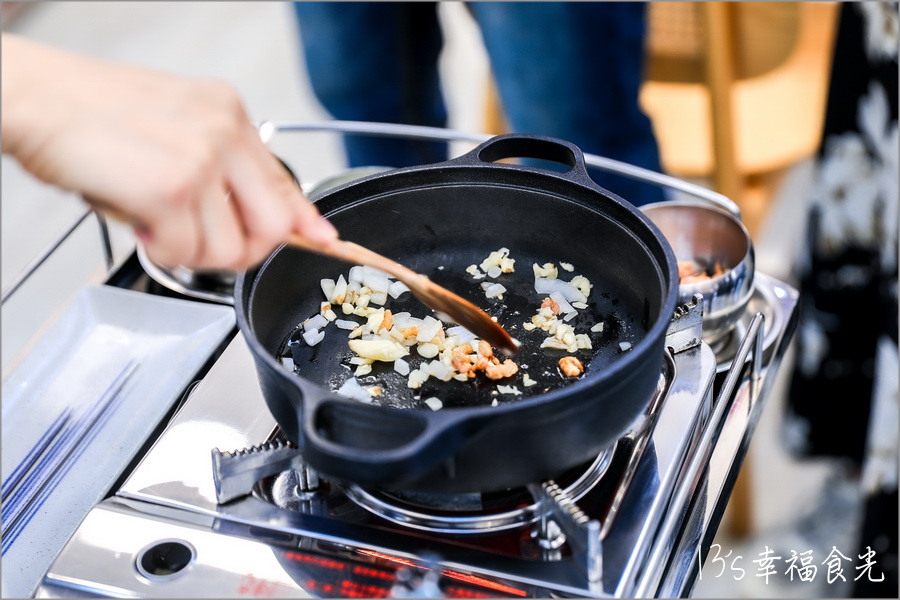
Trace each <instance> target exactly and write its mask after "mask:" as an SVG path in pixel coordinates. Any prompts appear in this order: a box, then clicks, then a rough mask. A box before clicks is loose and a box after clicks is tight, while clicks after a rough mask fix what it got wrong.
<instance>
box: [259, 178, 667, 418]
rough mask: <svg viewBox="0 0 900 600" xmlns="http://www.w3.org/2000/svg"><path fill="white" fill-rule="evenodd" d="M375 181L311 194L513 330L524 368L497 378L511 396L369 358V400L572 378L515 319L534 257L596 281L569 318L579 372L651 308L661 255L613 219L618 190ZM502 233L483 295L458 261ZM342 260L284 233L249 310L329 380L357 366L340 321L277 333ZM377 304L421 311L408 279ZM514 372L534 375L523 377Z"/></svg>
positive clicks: (279, 343)
mask: <svg viewBox="0 0 900 600" xmlns="http://www.w3.org/2000/svg"><path fill="white" fill-rule="evenodd" d="M483 171H489V169H485V170H483ZM379 185H380V184H379V183H378V182H377V181H376V182H371V183H366V184H361V185H357V186H351V188H346V189H344V190H339V191H337V192H336V193H335V194H333V197H331V198H328V197H327V198H325V199H323V202H321V203H320V209H323V212H327V214H328V218H329V219H330V220H331V221H332V222H333V223H334V224H335V226H336V227H337V228H338V230H339V231H340V232H341V234H342V237H343V238H344V239H348V240H352V241H355V242H357V243H359V244H362V245H364V246H368V247H370V248H372V249H374V250H376V251H378V252H380V253H382V254H384V255H386V256H388V257H390V258H393V259H395V260H397V261H399V262H401V263H402V264H404V265H406V266H408V267H410V268H411V269H413V270H415V271H417V272H419V273H423V274H426V275H428V276H429V277H431V278H432V279H433V280H434V281H436V282H437V283H439V284H441V285H444V286H446V287H447V288H448V289H450V290H452V291H454V292H456V293H458V294H459V295H461V296H463V297H464V298H466V299H468V300H470V301H472V302H473V303H475V304H476V305H478V306H480V307H482V308H484V309H485V310H486V311H487V312H488V313H489V314H491V315H493V316H496V317H497V319H498V321H499V322H500V323H501V324H502V325H503V326H504V327H506V328H507V330H508V331H509V332H510V333H511V334H512V335H513V337H516V338H518V339H519V340H520V341H521V342H522V343H523V346H522V349H521V350H520V352H519V353H517V355H516V356H515V357H514V360H515V361H516V362H517V363H518V364H519V365H520V366H521V368H522V370H520V373H519V374H517V375H516V376H514V377H512V378H509V381H503V380H501V381H500V382H499V383H501V384H514V385H516V387H517V388H518V389H519V390H520V391H522V392H523V396H511V395H505V394H497V395H494V394H492V392H493V391H494V390H495V389H496V384H497V383H498V382H495V381H490V380H487V379H485V378H484V377H483V376H479V377H477V378H476V379H474V380H470V381H468V382H458V381H450V382H442V381H437V380H435V379H434V378H431V379H429V380H428V381H427V382H426V383H425V384H424V385H423V386H422V388H421V389H418V390H413V389H410V388H409V387H408V386H407V379H406V377H403V376H401V375H399V374H398V373H396V372H394V370H393V367H392V365H391V364H390V363H376V364H375V367H374V369H373V372H372V373H371V374H370V375H366V376H363V377H361V378H360V382H361V383H363V384H364V385H373V384H376V383H377V384H379V385H380V386H381V387H382V388H383V389H384V394H383V395H382V396H380V397H378V398H376V399H375V400H376V402H378V403H380V404H383V405H386V406H396V407H415V408H423V407H424V406H425V405H424V404H423V400H424V399H426V398H429V397H431V396H436V397H438V398H440V399H441V400H442V401H443V404H444V407H445V408H453V407H463V406H476V405H485V404H487V405H490V404H491V402H492V401H493V400H494V399H497V400H498V401H499V402H501V403H505V402H514V401H516V400H517V399H522V398H525V397H527V396H528V395H535V394H540V393H545V392H547V391H549V390H552V389H556V388H560V387H563V386H565V385H567V384H570V383H572V382H573V381H574V380H572V379H567V378H565V377H563V376H561V374H560V373H559V372H558V369H557V361H558V360H559V358H560V357H561V356H564V355H565V354H566V353H565V352H562V351H557V350H547V349H541V348H540V343H541V341H542V340H543V339H544V338H545V337H546V336H547V333H546V332H544V331H542V330H540V329H535V330H533V331H526V330H524V329H523V327H522V324H523V323H524V322H526V321H528V320H530V319H531V317H532V316H533V315H534V314H535V312H536V310H537V308H538V306H539V305H540V301H541V299H542V296H540V295H538V294H537V293H536V292H535V291H534V287H533V286H534V281H533V273H532V263H538V264H543V263H546V262H553V263H555V264H556V265H559V263H560V262H568V263H571V264H572V265H574V267H575V270H574V272H572V273H569V272H566V271H564V270H563V269H561V268H560V269H559V277H560V278H561V279H564V280H569V279H571V278H572V276H574V275H576V274H580V275H584V276H585V277H587V278H588V279H589V280H590V281H591V283H592V284H593V286H594V287H593V289H592V291H591V294H590V297H589V300H588V304H589V308H588V309H585V310H581V311H579V316H578V317H576V318H575V319H573V320H572V321H570V322H569V324H570V325H574V326H575V328H576V331H577V332H578V333H587V334H588V335H589V336H590V337H591V340H592V343H593V349H592V350H585V351H579V352H578V354H577V355H578V356H579V357H580V358H581V360H582V362H583V363H584V365H585V367H586V373H585V375H584V378H587V379H591V378H596V377H597V376H599V375H600V374H602V373H603V372H604V371H608V370H609V369H614V368H615V365H616V362H617V358H619V357H621V356H622V354H623V352H630V350H626V351H623V350H622V349H621V348H620V345H619V344H620V342H626V341H627V342H629V343H631V344H632V345H636V344H637V343H638V342H639V341H640V339H641V338H642V337H643V336H644V334H645V333H646V331H647V330H648V329H649V328H650V327H651V326H652V324H653V322H655V321H656V320H657V319H658V318H659V317H660V310H661V306H663V305H664V304H665V302H666V295H667V293H668V291H667V286H666V284H665V283H664V279H665V276H664V275H663V273H662V271H661V268H660V266H659V261H660V260H661V259H660V256H659V255H658V253H656V254H654V251H652V250H648V249H647V248H646V246H647V245H648V244H647V243H646V241H644V240H641V239H638V237H637V236H636V234H634V233H632V232H631V231H629V228H627V227H625V226H623V224H632V225H633V224H634V223H635V221H636V217H635V216H634V215H632V214H630V212H629V211H628V210H627V209H625V208H624V207H622V206H621V205H619V204H618V203H613V202H611V203H609V204H608V205H607V204H604V205H603V206H602V207H598V206H597V202H596V199H595V198H594V199H591V196H596V195H597V194H596V192H593V191H591V192H590V193H586V192H585V190H584V189H583V187H581V186H575V185H572V186H570V187H571V190H567V189H566V185H565V184H560V183H559V182H556V183H554V185H555V186H558V187H559V188H560V189H554V190H547V189H535V187H534V186H530V187H520V186H517V185H509V184H504V183H501V182H493V183H491V182H472V183H439V184H438V183H435V184H429V185H415V186H409V187H403V186H400V187H401V189H397V190H395V191H383V192H380V193H373V190H375V191H377V190H378V189H379ZM354 188H356V189H354ZM582 197H583V198H582ZM329 202H331V203H332V204H331V206H329ZM335 204H337V205H336V206H335ZM637 229H638V230H640V227H637ZM650 245H651V246H652V244H650ZM500 247H507V248H509V249H510V256H511V257H512V258H514V259H515V260H516V265H515V267H516V271H515V273H511V274H503V275H501V276H500V277H499V278H497V279H496V281H497V282H500V283H502V284H503V285H504V286H505V287H506V288H507V290H508V291H507V293H506V294H504V296H503V299H502V300H499V299H487V298H486V297H485V295H484V291H483V290H482V289H481V286H480V283H481V282H483V281H492V280H491V279H490V278H486V279H482V280H474V279H473V278H472V277H471V276H470V275H469V274H467V273H466V272H465V269H466V267H468V266H469V265H471V264H479V263H480V262H481V261H482V260H484V258H486V257H487V256H488V254H489V253H490V252H492V251H494V250H497V249H498V248H500ZM663 263H664V260H663ZM350 266H351V265H349V264H346V263H341V262H339V261H335V260H332V259H327V258H323V257H321V256H318V255H313V254H309V253H305V252H303V251H299V250H295V249H292V248H287V247H285V248H283V249H281V250H280V251H278V252H277V253H276V254H275V255H274V256H273V257H272V258H271V259H270V261H269V262H267V263H266V264H265V265H264V266H263V267H262V268H261V270H260V272H259V273H258V274H257V275H256V278H255V280H254V283H253V285H254V288H253V291H252V294H251V298H250V306H249V310H248V314H249V315H250V322H251V326H252V328H253V331H254V334H255V335H256V337H257V338H258V339H259V340H260V341H261V342H262V344H263V346H264V347H265V349H266V350H267V351H268V352H269V353H270V355H271V356H275V355H276V354H279V353H282V354H289V355H291V356H292V357H293V361H294V363H295V369H296V373H297V374H298V375H300V376H302V377H304V378H306V379H308V380H310V381H312V382H316V383H319V384H323V385H325V386H327V387H329V388H331V389H337V388H338V387H339V386H340V385H341V384H342V383H343V382H344V381H346V380H347V379H348V378H349V377H351V376H352V374H353V369H355V367H354V366H352V365H350V364H349V359H350V358H351V356H352V355H353V354H352V352H351V351H350V350H349V348H348V345H347V333H348V332H347V331H345V330H341V329H338V328H337V327H336V326H335V325H334V324H330V325H328V326H327V328H326V329H325V331H326V336H325V338H324V340H323V341H322V342H321V343H320V344H318V345H317V346H314V347H310V346H308V345H306V344H305V343H304V342H303V341H302V340H301V341H299V342H297V343H293V344H289V345H288V343H289V342H290V341H291V340H292V339H295V340H296V339H299V333H298V332H297V331H296V330H297V327H298V326H299V325H300V324H301V323H302V321H303V320H305V319H307V318H309V317H311V316H313V315H315V314H317V313H318V312H319V306H320V303H321V302H322V301H323V300H324V295H323V293H322V291H321V288H320V284H319V281H320V280H321V279H323V278H325V279H336V278H337V276H338V275H339V274H344V276H345V277H346V275H347V273H348V271H349V269H350ZM387 308H390V309H391V310H392V311H393V312H400V311H409V312H410V313H412V315H413V316H416V317H423V316H425V315H427V314H432V313H431V311H430V310H429V309H427V308H426V307H425V306H424V305H422V304H421V303H420V302H419V301H418V300H416V299H415V298H413V297H412V296H411V294H408V293H407V294H405V295H404V296H402V297H401V298H400V299H399V300H393V299H391V300H389V302H388V304H387ZM335 311H336V312H337V313H338V316H339V318H343V319H348V320H356V321H359V322H363V319H362V318H361V317H353V316H345V315H343V314H341V313H340V308H339V307H335ZM665 318H666V319H668V315H666V316H665ZM598 321H603V323H604V330H603V332H601V333H592V332H590V331H589V328H590V327H591V326H592V325H594V324H595V323H597V322H598ZM407 360H409V361H410V362H411V363H412V366H413V368H415V366H416V365H417V364H418V362H419V360H420V359H418V356H417V354H416V352H415V350H414V349H413V350H412V352H411V354H410V356H408V357H407ZM524 372H527V373H528V374H529V375H530V376H531V378H532V379H534V380H535V381H537V382H538V385H535V386H533V387H531V388H525V387H524V386H523V385H521V374H522V373H524ZM426 410H428V409H426Z"/></svg>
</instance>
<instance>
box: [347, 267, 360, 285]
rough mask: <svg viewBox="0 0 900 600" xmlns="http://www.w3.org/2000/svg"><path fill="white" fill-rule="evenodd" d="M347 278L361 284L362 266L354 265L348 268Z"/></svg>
mask: <svg viewBox="0 0 900 600" xmlns="http://www.w3.org/2000/svg"><path fill="white" fill-rule="evenodd" d="M347 278H348V279H349V280H350V281H355V282H357V283H362V280H363V266H362V265H354V266H352V267H350V273H349V275H347Z"/></svg>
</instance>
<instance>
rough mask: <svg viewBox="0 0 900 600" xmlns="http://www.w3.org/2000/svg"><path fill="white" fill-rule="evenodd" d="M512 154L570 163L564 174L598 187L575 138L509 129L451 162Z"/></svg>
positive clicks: (481, 160) (490, 161)
mask: <svg viewBox="0 0 900 600" xmlns="http://www.w3.org/2000/svg"><path fill="white" fill-rule="evenodd" d="M511 158H524V159H539V160H546V161H550V162H554V163H558V164H561V165H565V166H567V167H569V170H568V171H565V172H563V173H560V175H561V176H563V177H565V178H567V179H571V180H573V181H576V182H578V183H582V184H586V185H589V186H591V187H594V188H596V187H597V184H596V183H595V182H594V180H593V179H591V176H590V175H588V172H587V165H586V164H585V161H584V153H583V152H582V151H581V149H580V148H579V147H578V146H576V145H575V144H573V143H571V142H567V141H565V140H561V139H559V138H554V137H549V136H545V135H528V134H521V133H507V134H504V135H498V136H496V137H493V138H491V139H489V140H487V141H486V142H484V143H482V144H480V145H479V146H477V147H476V148H474V149H473V150H471V151H470V152H467V153H466V154H463V155H462V156H460V157H458V158H455V159H453V160H451V161H449V162H450V163H454V164H464V165H478V166H485V165H488V166H490V165H493V164H494V163H496V162H498V161H501V160H504V159H511ZM495 166H497V167H500V168H507V169H508V168H510V167H514V168H518V169H525V170H532V169H535V168H536V167H532V166H527V165H510V164H502V165H495Z"/></svg>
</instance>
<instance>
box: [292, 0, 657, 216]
mask: <svg viewBox="0 0 900 600" xmlns="http://www.w3.org/2000/svg"><path fill="white" fill-rule="evenodd" d="M468 7H469V8H470V10H471V11H472V14H473V16H474V17H475V20H476V22H477V23H478V25H479V28H480V29H481V32H482V37H483V39H484V43H485V47H486V49H487V51H488V55H489V57H490V61H491V68H492V70H493V74H494V78H495V81H496V83H497V88H498V90H499V94H500V99H501V102H502V105H503V109H504V112H505V113H506V117H507V120H508V122H509V126H510V129H511V131H515V132H520V133H536V134H541V135H549V136H554V137H558V138H562V139H565V140H568V141H570V142H572V143H574V144H576V145H577V146H579V147H580V148H581V149H582V150H583V151H585V152H588V153H592V154H599V155H601V156H605V157H608V158H613V159H617V160H621V161H624V162H627V163H630V164H634V165H638V166H641V167H645V168H648V169H653V170H656V171H660V170H661V165H660V160H659V150H658V147H657V144H656V139H655V137H654V134H653V129H652V126H651V123H650V120H649V118H648V117H647V116H646V115H645V114H644V113H643V112H642V111H641V110H640V107H639V105H638V92H639V90H640V84H641V79H642V75H643V46H644V31H645V22H644V11H645V8H646V6H645V5H644V4H643V3H633V2H621V3H620V2H596V3H593V2H591V3H588V2H472V3H469V4H468ZM294 8H295V12H296V16H297V22H298V25H299V28H300V38H301V41H302V44H303V48H304V53H305V57H306V63H307V68H308V71H309V76H310V81H311V83H312V87H313V90H314V91H315V93H316V96H317V97H318V99H319V100H320V101H321V102H322V104H323V106H324V107H325V108H326V110H328V111H329V113H331V115H332V116H333V117H335V118H337V119H346V120H368V121H382V122H391V123H408V124H413V125H430V126H435V127H444V126H446V122H447V110H446V106H445V104H444V99H443V96H442V94H441V89H440V78H439V75H438V67H437V60H438V56H439V53H440V50H441V46H442V43H443V39H442V36H441V31H440V26H439V23H438V18H437V8H436V5H435V4H433V3H423V2H384V3H381V2H376V3H367V2H360V3H355V2H354V3H350V2H295V3H294ZM345 147H346V150H347V160H348V164H349V165H350V166H362V165H386V166H397V167H399V166H407V165H413V164H424V163H432V162H439V161H441V160H445V159H446V157H447V149H446V145H445V144H441V143H433V142H421V141H414V140H395V139H389V138H374V137H371V136H348V137H347V138H346V139H345ZM591 176H592V177H593V178H594V180H595V181H596V182H597V183H598V184H600V185H601V186H603V187H606V188H607V189H609V190H611V191H613V192H615V193H617V194H618V195H620V196H622V197H623V198H625V199H626V200H629V201H630V202H632V203H634V204H638V205H639V204H645V203H648V202H655V201H659V200H662V198H663V196H662V192H661V190H660V189H658V188H656V187H653V186H650V185H647V184H642V183H639V182H634V181H632V180H629V179H626V178H623V177H620V176H617V175H611V174H607V173H604V172H601V171H598V170H593V169H592V172H591Z"/></svg>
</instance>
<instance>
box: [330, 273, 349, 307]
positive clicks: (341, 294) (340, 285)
mask: <svg viewBox="0 0 900 600" xmlns="http://www.w3.org/2000/svg"><path fill="white" fill-rule="evenodd" d="M346 297H347V280H346V279H344V276H343V275H340V276H339V277H338V279H337V282H336V283H335V284H334V290H332V292H331V297H330V298H328V301H329V302H331V303H332V304H343V303H344V300H345V299H346Z"/></svg>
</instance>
